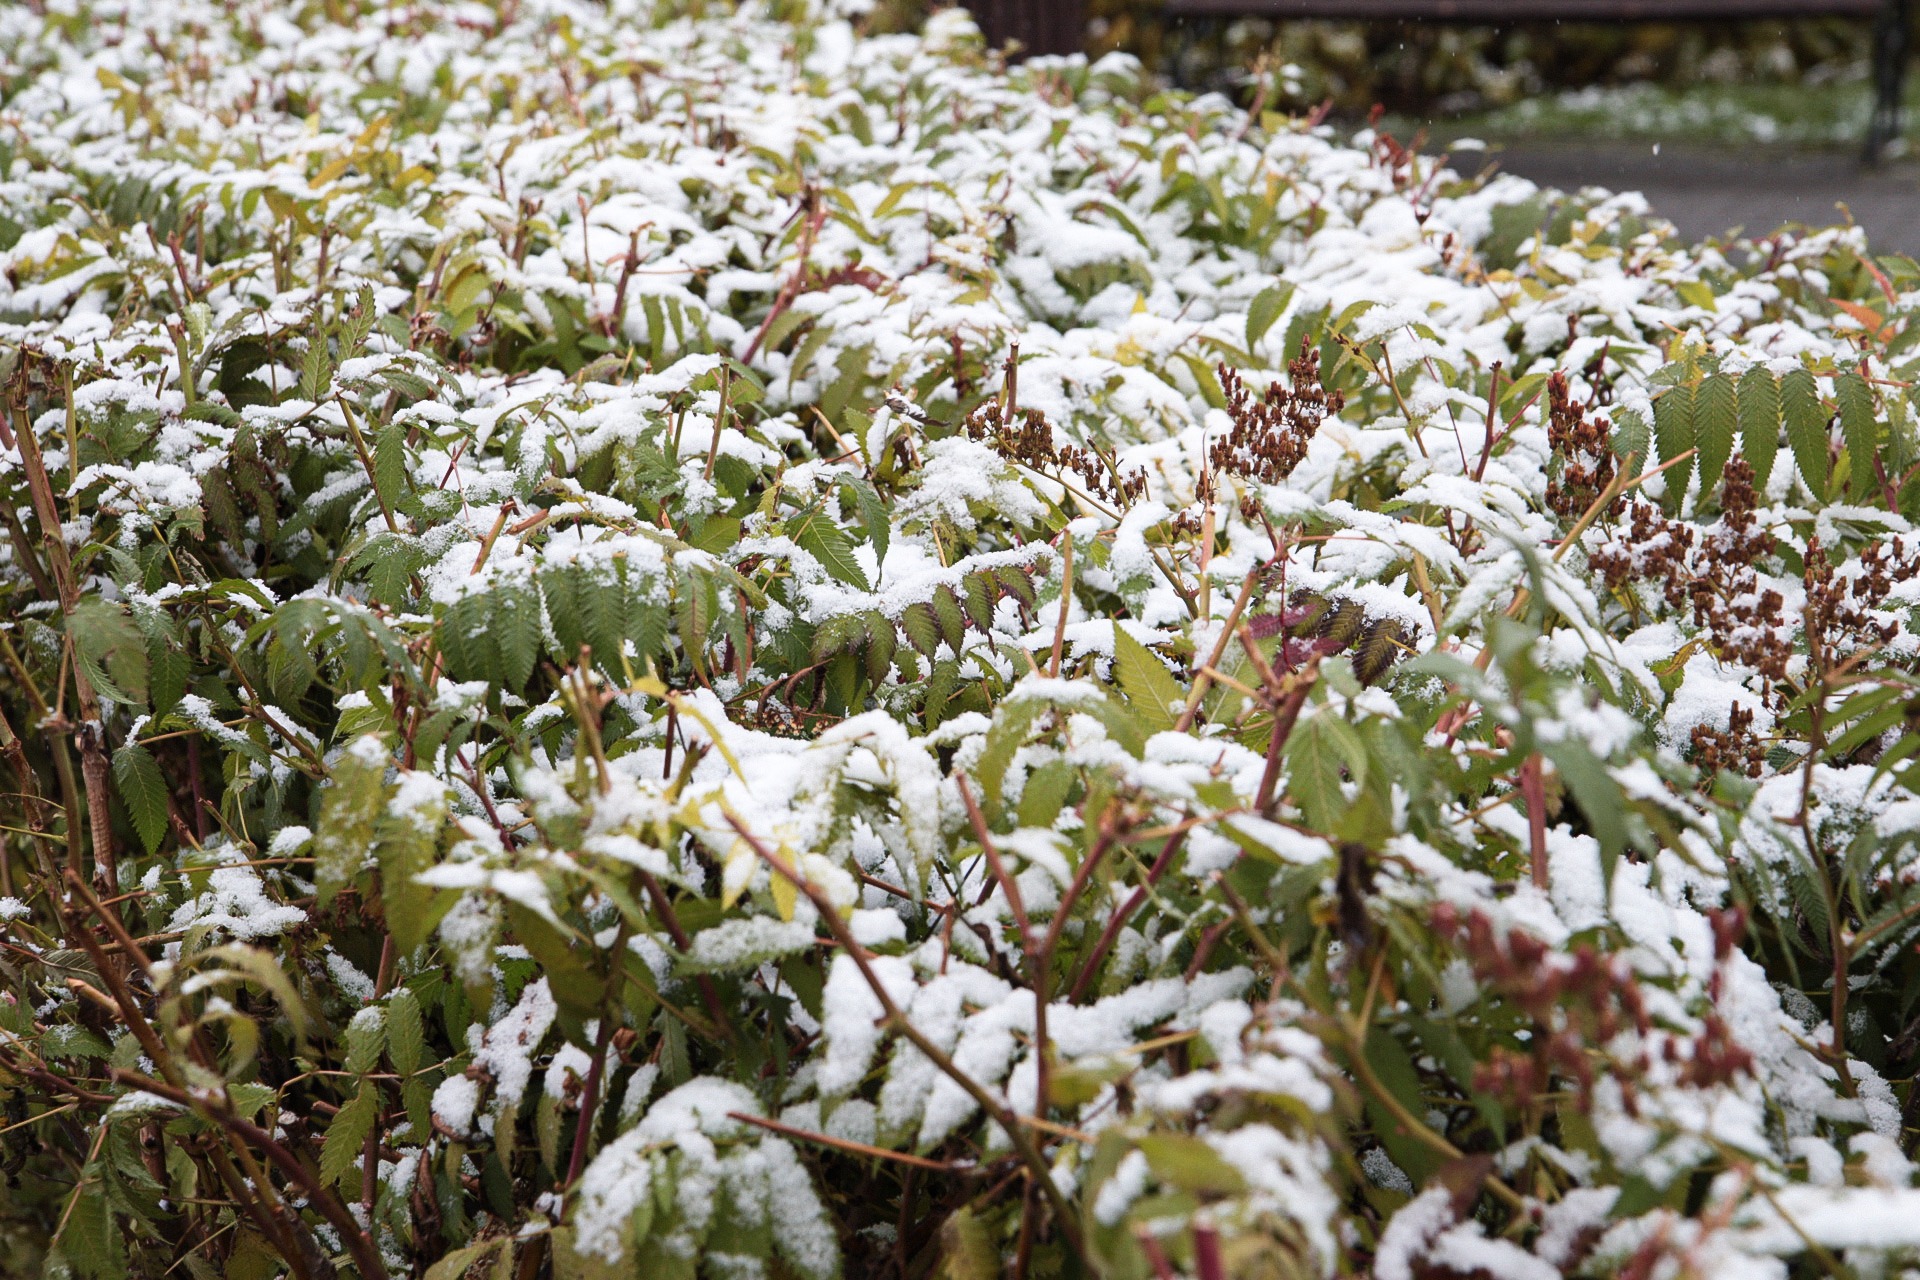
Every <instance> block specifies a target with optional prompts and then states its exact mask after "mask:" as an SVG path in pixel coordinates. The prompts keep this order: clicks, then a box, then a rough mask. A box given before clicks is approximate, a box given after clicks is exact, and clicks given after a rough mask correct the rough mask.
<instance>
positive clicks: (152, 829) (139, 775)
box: [113, 742, 167, 853]
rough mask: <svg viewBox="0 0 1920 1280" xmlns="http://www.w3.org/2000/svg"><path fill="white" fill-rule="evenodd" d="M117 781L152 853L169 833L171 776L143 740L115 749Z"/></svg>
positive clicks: (142, 838)
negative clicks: (168, 805) (168, 796)
mask: <svg viewBox="0 0 1920 1280" xmlns="http://www.w3.org/2000/svg"><path fill="white" fill-rule="evenodd" d="M113 785H114V789H115V790H117V791H118V792H119V793H120V799H121V800H122V801H123V802H124V803H125V804H126V806H127V814H128V816H130V817H131V818H132V819H133V829H134V830H135V831H137V832H139V833H140V843H141V844H144V845H145V846H147V852H148V853H152V852H153V851H154V850H155V849H158V848H159V847H160V841H161V839H162V838H163V837H164V836H165V835H166V834H167V780H166V778H164V777H163V776H162V775H161V773H160V762H159V761H157V760H155V759H154V758H153V753H152V752H151V751H148V750H147V749H146V748H145V747H143V746H141V745H140V744H139V743H137V742H128V743H127V744H126V745H125V746H123V747H121V748H120V749H119V750H118V751H116V752H114V753H113Z"/></svg>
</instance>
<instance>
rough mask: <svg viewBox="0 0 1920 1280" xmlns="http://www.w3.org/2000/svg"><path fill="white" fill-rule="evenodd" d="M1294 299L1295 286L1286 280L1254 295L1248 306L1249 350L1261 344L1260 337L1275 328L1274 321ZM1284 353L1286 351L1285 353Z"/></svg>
mask: <svg viewBox="0 0 1920 1280" xmlns="http://www.w3.org/2000/svg"><path fill="white" fill-rule="evenodd" d="M1292 300H1293V286H1292V285H1291V284H1288V283H1287V282H1286V281H1284V280H1283V281H1281V282H1280V283H1278V284H1270V285H1268V286H1267V287H1266V288H1264V289H1262V290H1261V291H1260V292H1259V293H1256V294H1255V295H1254V296H1253V301H1252V302H1251V303H1250V304H1249V305H1248V307H1247V350H1248V351H1249V352H1251V351H1252V350H1253V349H1254V348H1255V347H1257V346H1259V345H1260V339H1261V338H1263V337H1265V336H1266V333H1267V330H1269V329H1271V328H1273V324H1274V321H1276V320H1278V319H1279V318H1280V315H1281V313H1282V312H1284V311H1285V310H1286V309H1287V303H1288V302H1290V301H1292ZM1283 354H1284V353H1283Z"/></svg>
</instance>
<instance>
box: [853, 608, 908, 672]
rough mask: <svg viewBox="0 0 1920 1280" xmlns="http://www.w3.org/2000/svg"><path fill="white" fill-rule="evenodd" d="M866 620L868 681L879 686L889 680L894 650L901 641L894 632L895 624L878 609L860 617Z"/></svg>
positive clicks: (870, 610)
mask: <svg viewBox="0 0 1920 1280" xmlns="http://www.w3.org/2000/svg"><path fill="white" fill-rule="evenodd" d="M860 616H861V617H862V618H864V619H865V620H866V628H865V631H866V638H867V648H866V666H867V680H868V682H869V683H871V684H875V685H878V684H880V683H882V682H883V681H884V680H886V678H887V672H889V671H891V670H892V669H893V654H894V650H895V649H896V648H897V647H898V646H899V640H898V638H897V637H896V635H895V633H894V630H893V623H892V622H890V621H889V620H888V619H887V616H886V615H885V614H884V613H881V612H880V611H879V610H878V609H869V610H868V611H867V612H866V613H864V614H862V615H860Z"/></svg>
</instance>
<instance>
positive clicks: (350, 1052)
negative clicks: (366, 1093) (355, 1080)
mask: <svg viewBox="0 0 1920 1280" xmlns="http://www.w3.org/2000/svg"><path fill="white" fill-rule="evenodd" d="M386 1042H387V1018H386V1012H385V1010H383V1009H382V1008H381V1007H380V1006H379V1005H369V1006H368V1007H367V1008H365V1009H362V1010H361V1011H360V1012H359V1013H357V1014H355V1015H354V1017H353V1020H352V1021H350V1022H348V1023H347V1060H346V1063H345V1065H344V1066H342V1068H341V1069H342V1070H343V1071H345V1072H346V1073H347V1074H348V1075H349V1076H364V1075H365V1074H367V1072H369V1071H371V1070H373V1069H374V1067H376V1066H377V1065H379V1062H380V1054H381V1053H382V1052H383V1051H384V1050H385V1049H386V1047H387V1044H386Z"/></svg>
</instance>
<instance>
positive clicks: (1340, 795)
mask: <svg viewBox="0 0 1920 1280" xmlns="http://www.w3.org/2000/svg"><path fill="white" fill-rule="evenodd" d="M1365 760H1366V746H1365V744H1364V743H1362V742H1360V740H1359V737H1358V735H1357V734H1355V733H1354V730H1353V726H1352V725H1350V724H1348V723H1347V722H1346V721H1345V720H1342V719H1341V718H1340V717H1339V716H1337V715H1334V714H1332V713H1330V712H1328V711H1326V710H1324V709H1322V710H1321V711H1320V712H1318V713H1316V714H1314V715H1312V716H1311V717H1309V718H1306V719H1305V720H1304V721H1303V722H1302V723H1300V724H1297V725H1295V726H1294V730H1293V733H1292V735H1291V736H1290V737H1289V738H1288V739H1287V761H1286V762H1287V791H1288V793H1289V794H1291V795H1292V796H1293V801H1294V803H1295V804H1297V805H1299V806H1300V811H1301V812H1302V813H1304V814H1305V815H1306V818H1307V822H1308V823H1309V824H1311V825H1312V826H1313V827H1315V828H1316V829H1318V830H1320V831H1331V830H1333V828H1334V827H1335V825H1336V824H1337V823H1338V822H1339V820H1340V815H1341V814H1342V813H1344V812H1345V811H1346V807H1347V797H1346V792H1345V791H1344V790H1343V789H1342V787H1341V781H1342V778H1341V769H1342V766H1345V767H1347V768H1349V769H1352V770H1353V772H1354V774H1355V780H1356V781H1359V780H1360V779H1361V778H1362V777H1364V774H1365Z"/></svg>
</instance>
